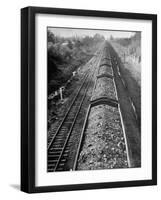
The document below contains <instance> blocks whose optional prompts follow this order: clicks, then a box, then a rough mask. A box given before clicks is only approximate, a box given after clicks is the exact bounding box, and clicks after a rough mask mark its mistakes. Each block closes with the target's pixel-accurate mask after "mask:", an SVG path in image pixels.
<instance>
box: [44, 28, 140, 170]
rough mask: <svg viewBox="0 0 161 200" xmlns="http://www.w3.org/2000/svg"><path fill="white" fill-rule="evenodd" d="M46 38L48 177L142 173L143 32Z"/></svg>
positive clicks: (63, 31) (58, 32)
mask: <svg viewBox="0 0 161 200" xmlns="http://www.w3.org/2000/svg"><path fill="white" fill-rule="evenodd" d="M46 35H47V149H46V152H47V169H46V170H47V172H61V171H81V170H104V169H106V170H112V169H124V168H140V167H141V165H142V163H141V65H142V55H141V40H142V34H141V31H134V30H132V31H131V30H110V29H84V28H72V27H71V28H69V27H67V28H66V27H51V26H50V27H47V30H46ZM109 173H110V171H109Z"/></svg>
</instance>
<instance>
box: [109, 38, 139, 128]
mask: <svg viewBox="0 0 161 200" xmlns="http://www.w3.org/2000/svg"><path fill="white" fill-rule="evenodd" d="M111 44H112V46H113V48H114V49H115V51H116V52H117V54H118V55H119V57H120V60H121V62H120V72H121V74H122V76H123V79H124V80H125V82H126V85H127V89H128V93H129V96H130V97H131V99H132V101H133V103H134V105H135V108H136V112H137V115H138V125H139V128H141V64H140V63H137V62H134V61H133V60H132V59H131V55H127V56H126V62H125V63H124V62H123V61H124V57H123V55H124V53H126V51H127V48H126V47H124V46H122V45H120V44H119V43H117V42H112V43H111Z"/></svg>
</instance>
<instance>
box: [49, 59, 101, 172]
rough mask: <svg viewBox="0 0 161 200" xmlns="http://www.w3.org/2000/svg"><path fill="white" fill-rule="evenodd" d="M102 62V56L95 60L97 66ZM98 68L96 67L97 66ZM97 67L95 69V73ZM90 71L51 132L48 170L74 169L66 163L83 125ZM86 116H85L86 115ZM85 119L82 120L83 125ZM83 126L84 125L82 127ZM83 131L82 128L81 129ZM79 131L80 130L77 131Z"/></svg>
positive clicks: (90, 84)
mask: <svg viewBox="0 0 161 200" xmlns="http://www.w3.org/2000/svg"><path fill="white" fill-rule="evenodd" d="M99 62H100V57H99V56H98V58H97V60H96V61H95V66H97V64H98V63H99ZM95 68H96V67H95ZM94 72H95V69H93V73H94ZM93 73H91V74H90V72H88V73H87V74H86V75H85V77H84V79H83V81H82V84H81V86H80V87H79V89H78V92H77V93H76V95H75V97H74V99H73V101H72V103H71V104H70V106H69V108H68V110H67V112H66V114H65V116H64V118H63V120H62V121H61V123H60V124H59V125H58V126H57V127H55V129H54V130H53V133H52V134H51V136H50V138H49V142H48V163H47V166H48V169H47V171H48V172H54V171H67V170H71V169H73V166H72V165H71V166H69V165H67V164H66V163H67V162H68V157H69V155H70V153H71V151H72V150H71V146H72V141H71V138H72V137H74V136H73V133H76V131H75V130H77V129H78V127H80V126H81V124H80V122H78V120H79V116H81V115H82V113H83V110H82V109H83V108H84V106H83V104H84V103H86V104H87V101H88V100H89V99H88V98H87V92H88V89H89V87H91V86H92V84H93V83H92V82H91V81H90V80H91V78H92V74H93ZM84 118H85V117H84ZM85 120H86V119H85ZM83 124H84V121H83V122H82V126H83ZM82 128H83V127H82ZM80 131H81V130H80ZM77 132H79V131H77ZM77 137H78V143H79V134H78V133H77Z"/></svg>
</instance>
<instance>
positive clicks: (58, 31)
mask: <svg viewBox="0 0 161 200" xmlns="http://www.w3.org/2000/svg"><path fill="white" fill-rule="evenodd" d="M48 30H50V31H51V32H53V33H54V34H55V35H59V36H62V37H71V36H80V37H83V36H86V35H88V36H93V35H95V34H96V33H99V34H101V35H103V36H104V37H105V39H109V38H110V36H111V35H112V36H113V37H114V38H129V37H131V36H133V35H134V34H135V32H131V31H112V30H92V29H89V30H88V29H73V28H52V27H48Z"/></svg>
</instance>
